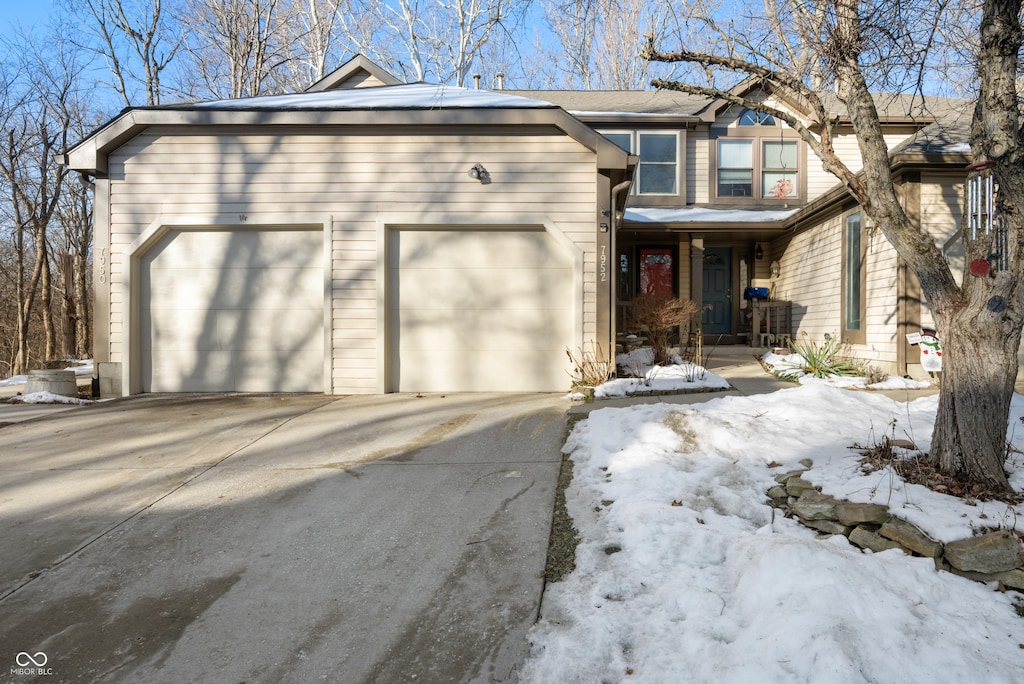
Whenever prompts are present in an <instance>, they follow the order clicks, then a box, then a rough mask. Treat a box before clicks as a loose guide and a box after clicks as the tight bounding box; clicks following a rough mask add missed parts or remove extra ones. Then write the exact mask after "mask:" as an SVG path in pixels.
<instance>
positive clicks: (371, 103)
mask: <svg viewBox="0 0 1024 684" xmlns="http://www.w3.org/2000/svg"><path fill="white" fill-rule="evenodd" d="M554 107H556V105H554V104H552V103H550V102H544V101H542V100H535V99H531V98H527V97H518V96H515V95H508V94H506V93H504V92H500V91H499V92H495V91H492V90H470V89H468V88H459V87H457V86H446V85H433V84H430V83H408V84H403V85H392V86H386V87H385V86H381V87H376V88H353V89H340V90H319V91H313V90H307V91H305V92H302V93H292V94H288V95H262V96H259V97H243V98H238V99H234V100H213V101H211V102H199V103H196V104H187V105H171V106H169V107H168V109H197V110H215V109H219V110H248V111H282V110H293V111H301V110H310V111H313V110H317V111H355V110H381V109H543V108H547V109H551V108H554Z"/></svg>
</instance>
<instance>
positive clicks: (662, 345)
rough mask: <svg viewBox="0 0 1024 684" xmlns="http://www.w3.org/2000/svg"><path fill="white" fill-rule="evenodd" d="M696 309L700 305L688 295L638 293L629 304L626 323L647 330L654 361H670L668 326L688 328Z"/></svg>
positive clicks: (637, 328) (669, 329)
mask: <svg viewBox="0 0 1024 684" xmlns="http://www.w3.org/2000/svg"><path fill="white" fill-rule="evenodd" d="M699 312H700V307H699V306H697V305H696V304H694V303H693V301H692V300H689V299H680V298H679V297H659V296H657V295H640V296H639V297H637V298H636V299H634V300H633V301H632V302H631V303H630V305H629V309H628V316H629V325H630V327H631V328H633V329H635V330H638V331H642V332H644V333H646V334H647V339H648V341H649V342H650V345H651V348H653V349H654V363H656V364H659V365H664V364H667V363H670V361H671V360H670V358H669V350H668V336H669V333H671V331H672V328H675V327H677V326H686V327H687V328H689V325H690V322H691V321H692V320H693V318H694V316H696V315H697V314H698V313H699Z"/></svg>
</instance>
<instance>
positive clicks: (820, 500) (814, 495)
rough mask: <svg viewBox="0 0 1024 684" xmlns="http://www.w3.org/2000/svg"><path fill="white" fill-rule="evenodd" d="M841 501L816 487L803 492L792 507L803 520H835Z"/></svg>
mask: <svg viewBox="0 0 1024 684" xmlns="http://www.w3.org/2000/svg"><path fill="white" fill-rule="evenodd" d="M838 503H839V502H838V501H836V500H835V499H833V498H832V497H831V496H828V495H827V494H822V493H821V492H819V491H817V490H816V489H811V490H807V491H805V492H803V493H802V494H801V495H800V498H799V499H797V500H796V503H794V504H793V505H792V506H791V508H792V509H793V512H794V513H796V514H797V515H798V516H800V519H801V520H835V519H836V504H838Z"/></svg>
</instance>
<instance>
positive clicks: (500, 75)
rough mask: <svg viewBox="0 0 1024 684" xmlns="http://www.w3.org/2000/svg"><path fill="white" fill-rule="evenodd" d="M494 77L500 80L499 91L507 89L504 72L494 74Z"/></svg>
mask: <svg viewBox="0 0 1024 684" xmlns="http://www.w3.org/2000/svg"><path fill="white" fill-rule="evenodd" d="M494 76H495V77H496V78H497V79H498V90H504V89H505V74H503V73H502V72H500V71H499V72H498V73H496V74H494Z"/></svg>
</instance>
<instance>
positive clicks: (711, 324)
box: [701, 247, 732, 335]
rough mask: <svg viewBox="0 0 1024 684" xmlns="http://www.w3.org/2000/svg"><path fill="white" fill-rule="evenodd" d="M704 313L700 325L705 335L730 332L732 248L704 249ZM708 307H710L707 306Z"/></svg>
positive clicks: (729, 333) (727, 333)
mask: <svg viewBox="0 0 1024 684" xmlns="http://www.w3.org/2000/svg"><path fill="white" fill-rule="evenodd" d="M703 282H704V302H703V304H704V307H705V309H704V313H703V314H702V315H701V326H702V327H703V329H704V334H705V335H731V334H732V249H730V248H729V247H707V248H705V249H704V279H703ZM708 307H710V308H708Z"/></svg>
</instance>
